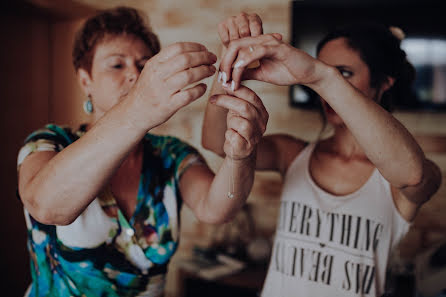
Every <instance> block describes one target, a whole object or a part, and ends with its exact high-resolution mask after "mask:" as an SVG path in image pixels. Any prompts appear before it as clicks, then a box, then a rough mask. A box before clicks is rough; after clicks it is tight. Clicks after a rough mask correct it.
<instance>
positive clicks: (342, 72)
mask: <svg viewBox="0 0 446 297" xmlns="http://www.w3.org/2000/svg"><path fill="white" fill-rule="evenodd" d="M339 72H340V73H341V75H342V76H343V77H345V78H349V77H350V76H352V74H353V73H352V72H351V71H348V70H342V69H341V70H339Z"/></svg>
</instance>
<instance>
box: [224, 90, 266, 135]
mask: <svg viewBox="0 0 446 297" xmlns="http://www.w3.org/2000/svg"><path fill="white" fill-rule="evenodd" d="M226 92H227V94H228V95H229V96H231V95H232V96H235V97H237V98H240V99H242V100H243V101H245V104H247V106H246V107H245V109H247V108H248V107H250V106H253V107H254V108H255V111H256V113H257V114H258V115H256V118H258V119H259V121H260V123H259V124H260V126H262V128H263V130H265V129H266V123H267V122H268V118H269V114H268V111H267V110H266V108H265V105H263V102H262V100H260V98H259V97H258V96H257V95H256V93H254V92H253V91H252V90H251V89H249V88H248V87H245V86H241V88H239V89H238V90H236V91H231V90H229V89H227V88H226ZM223 100H224V99H223ZM234 111H235V112H239V111H237V110H234ZM263 132H264V131H263ZM263 132H262V133H263Z"/></svg>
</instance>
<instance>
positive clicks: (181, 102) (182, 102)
mask: <svg viewBox="0 0 446 297" xmlns="http://www.w3.org/2000/svg"><path fill="white" fill-rule="evenodd" d="M206 89H207V86H206V84H204V83H200V84H198V85H196V86H194V87H191V88H188V89H185V90H182V91H179V92H177V93H176V94H174V95H173V96H172V97H171V99H172V101H171V102H172V104H173V105H174V108H173V109H174V110H178V109H180V108H182V107H184V106H186V105H188V104H189V103H191V102H193V101H195V100H197V99H198V98H200V97H201V96H203V95H204V93H205V92H206Z"/></svg>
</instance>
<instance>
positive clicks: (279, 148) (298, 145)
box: [266, 134, 308, 174]
mask: <svg viewBox="0 0 446 297" xmlns="http://www.w3.org/2000/svg"><path fill="white" fill-rule="evenodd" d="M266 139H269V140H270V141H271V142H272V143H273V145H274V147H275V151H276V152H277V155H278V156H279V159H280V160H279V163H280V164H279V168H280V171H281V173H282V174H285V172H287V170H288V168H289V166H290V165H291V163H292V162H293V161H294V160H295V159H296V157H297V156H298V155H299V154H300V153H301V152H302V151H303V150H304V149H305V148H306V147H307V145H308V142H307V141H305V140H302V139H299V138H297V137H295V136H293V135H289V134H271V135H268V136H266Z"/></svg>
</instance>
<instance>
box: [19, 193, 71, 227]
mask: <svg viewBox="0 0 446 297" xmlns="http://www.w3.org/2000/svg"><path fill="white" fill-rule="evenodd" d="M21 198H22V201H23V204H24V206H25V208H26V210H27V211H28V212H29V214H30V215H31V216H32V217H33V218H34V219H35V220H36V221H38V222H39V223H41V224H44V225H58V226H65V225H69V224H71V223H72V222H74V220H75V219H76V217H75V216H73V215H70V214H63V213H61V212H60V210H59V209H57V207H55V206H54V205H48V204H47V203H45V200H44V199H43V198H42V197H39V195H27V194H26V193H24V195H23V196H21Z"/></svg>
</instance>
